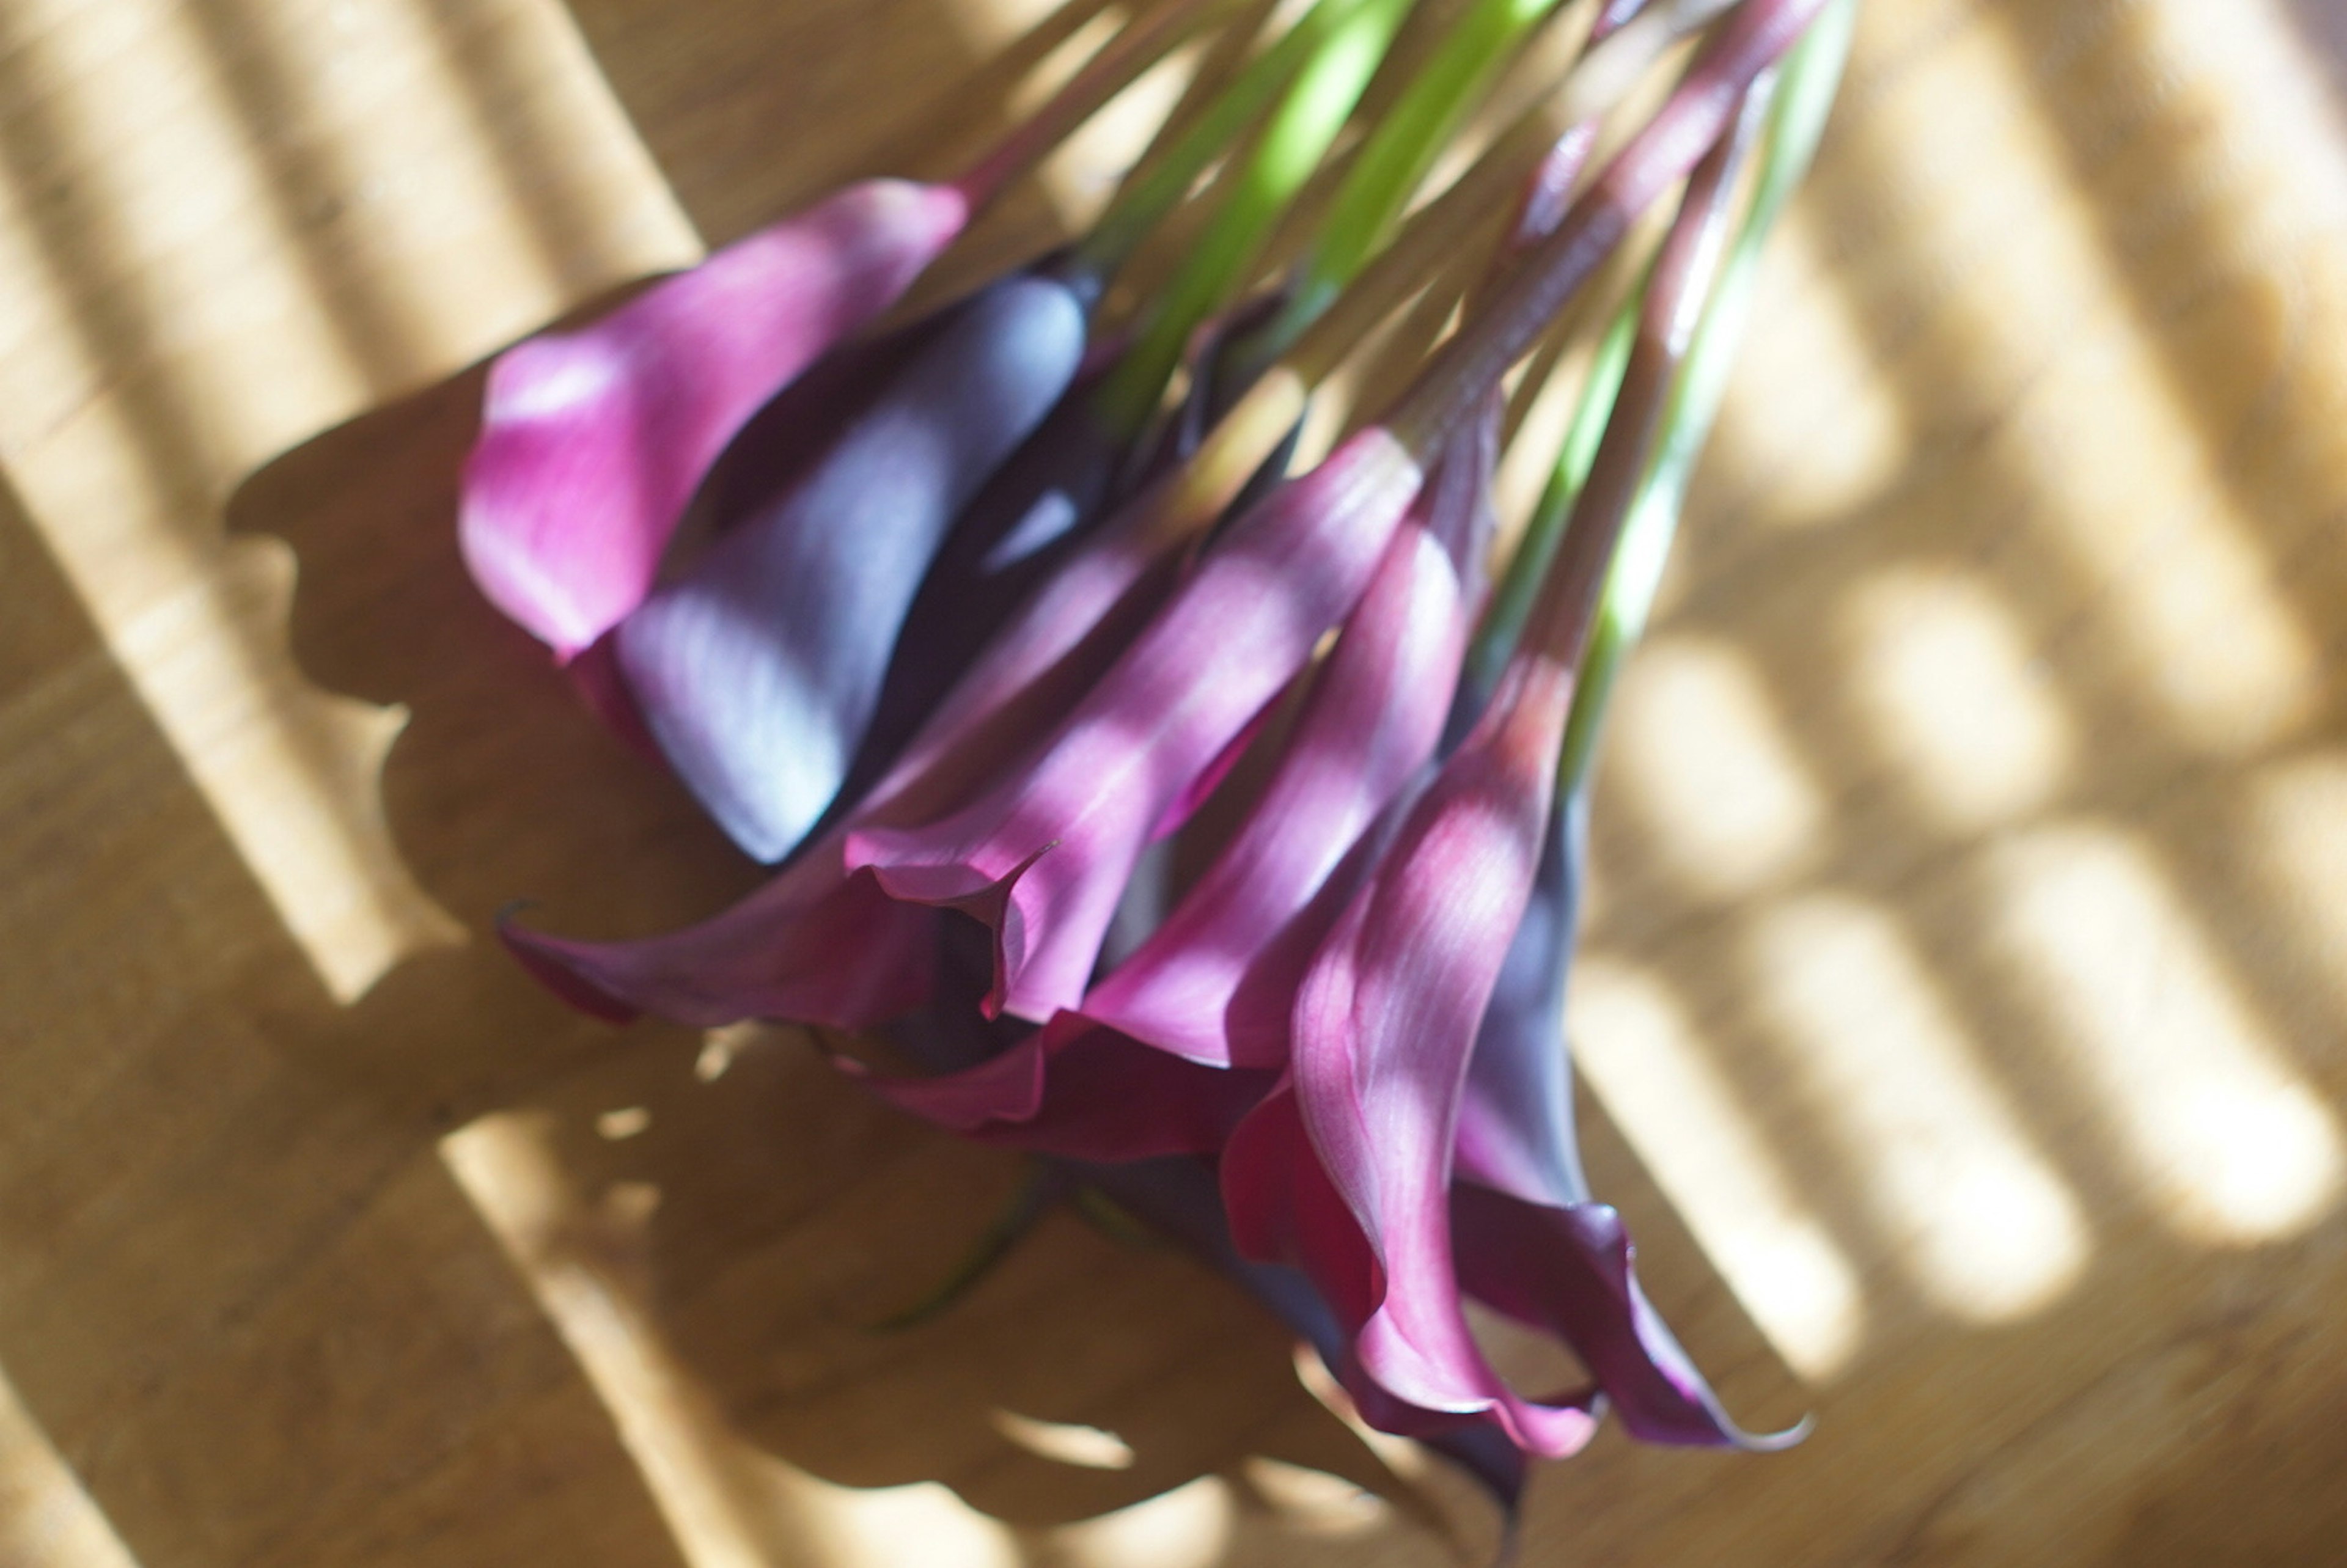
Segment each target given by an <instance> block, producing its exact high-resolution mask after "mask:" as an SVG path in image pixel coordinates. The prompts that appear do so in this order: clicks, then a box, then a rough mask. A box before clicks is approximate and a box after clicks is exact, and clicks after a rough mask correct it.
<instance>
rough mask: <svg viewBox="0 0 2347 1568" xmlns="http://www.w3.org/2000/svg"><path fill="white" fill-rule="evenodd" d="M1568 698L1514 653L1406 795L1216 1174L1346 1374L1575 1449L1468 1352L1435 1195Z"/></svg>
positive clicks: (1425, 1405) (1533, 849)
mask: <svg viewBox="0 0 2347 1568" xmlns="http://www.w3.org/2000/svg"><path fill="white" fill-rule="evenodd" d="M1571 691H1572V677H1571V674H1570V672H1569V671H1566V670H1564V669H1563V668H1561V667H1558V666H1556V665H1555V664H1553V662H1549V661H1542V660H1538V659H1532V660H1520V661H1518V663H1517V664H1516V665H1514V666H1512V668H1511V670H1510V671H1509V674H1508V677H1507V678H1506V679H1505V680H1504V681H1503V682H1502V684H1501V690H1500V692H1498V693H1497V694H1496V696H1495V698H1494V701H1493V703H1492V706H1491V710H1490V711H1489V712H1487V713H1486V714H1485V716H1484V718H1483V720H1482V721H1481V722H1480V723H1478V724H1477V726H1476V728H1475V729H1474V731H1473V732H1471V733H1470V734H1469V736H1468V738H1467V740H1466V742H1465V743H1463V744H1462V745H1461V746H1460V749H1459V751H1458V752H1457V753H1454V754H1453V755H1452V756H1451V757H1450V759H1449V760H1448V761H1447V762H1446V763H1444V764H1443V765H1442V767H1441V768H1440V771H1439V772H1438V773H1436V774H1435V775H1434V777H1433V779H1432V781H1431V782H1430V784H1428V785H1427V787H1426V789H1425V791H1424V793H1423V794H1421V795H1420V796H1419V798H1418V799H1417V800H1416V801H1415V802H1414V803H1413V804H1410V806H1409V809H1408V811H1407V813H1406V815H1403V816H1402V818H1401V821H1400V825H1399V830H1398V832H1397V833H1396V835H1395V836H1394V838H1393V841H1392V843H1391V845H1390V846H1389V848H1388V849H1387V850H1386V852H1385V854H1384V855H1383V856H1382V857H1381V858H1380V860H1379V863H1378V866H1377V867H1376V869H1375V870H1374V871H1373V872H1372V873H1371V875H1370V876H1369V877H1368V880H1367V881H1366V883H1365V885H1364V886H1362V887H1361V889H1360V890H1359V891H1358V893H1357V894H1356V895H1355V896H1354V897H1353V899H1352V901H1351V903H1350V904H1349V905H1348V907H1347V909H1346V911H1345V913H1344V915H1343V917H1341V918H1340V919H1339V921H1338V922H1337V927H1336V928H1335V930H1334V931H1333V932H1332V933H1331V934H1330V936H1329V938H1328V939H1327V942H1326V944H1324V946H1323V947H1322V948H1321V950H1320V952H1319V954H1318V955H1317V957H1316V958H1315V959H1314V961H1313V965H1312V968H1311V970H1310V972H1309V973H1308V974H1307V977H1306V979H1305V981H1304V984H1303V987H1302V989H1301V990H1300V991H1299V993H1298V995H1297V999H1296V1013H1295V1020H1294V1036H1293V1040H1292V1045H1291V1057H1290V1060H1291V1063H1292V1067H1291V1072H1292V1074H1293V1082H1292V1084H1291V1086H1290V1087H1289V1088H1288V1089H1286V1090H1285V1091H1277V1092H1275V1094H1274V1095H1273V1096H1272V1097H1271V1098H1270V1099H1269V1100H1267V1101H1266V1103H1265V1105H1264V1106H1263V1107H1261V1108H1259V1109H1258V1110H1257V1111H1256V1112H1255V1113H1254V1114H1253V1115H1252V1116H1250V1118H1249V1121H1248V1124H1247V1125H1246V1126H1245V1127H1243V1128H1242V1129H1240V1131H1239V1132H1238V1133H1237V1134H1235V1137H1234V1140H1233V1144H1232V1148H1231V1150H1230V1152H1229V1153H1228V1154H1227V1155H1226V1156H1225V1190H1226V1193H1227V1194H1228V1195H1229V1197H1230V1201H1231V1202H1232V1204H1233V1220H1234V1228H1235V1230H1236V1231H1237V1232H1238V1233H1239V1234H1240V1239H1241V1245H1249V1242H1250V1240H1252V1242H1253V1244H1254V1245H1255V1246H1256V1247H1269V1248H1272V1249H1274V1251H1275V1255H1276V1252H1277V1251H1282V1250H1287V1249H1289V1248H1293V1249H1294V1250H1296V1252H1298V1253H1300V1255H1302V1257H1303V1259H1304V1261H1305V1263H1306V1266H1307V1268H1308V1269H1309V1270H1310V1272H1312V1274H1313V1275H1314V1276H1315V1277H1316V1278H1317V1279H1319V1280H1320V1281H1321V1282H1322V1285H1323V1288H1324V1290H1327V1291H1328V1293H1329V1294H1330V1296H1331V1298H1332V1305H1333V1306H1336V1307H1337V1309H1338V1310H1339V1312H1340V1314H1342V1315H1344V1316H1346V1317H1347V1318H1348V1322H1349V1324H1350V1325H1351V1327H1352V1333H1353V1343H1352V1351H1351V1356H1352V1358H1353V1360H1354V1361H1355V1362H1356V1363H1357V1364H1358V1372H1359V1375H1360V1376H1361V1377H1363V1378H1366V1379H1367V1380H1368V1382H1371V1383H1374V1384H1375V1385H1376V1386H1377V1387H1378V1389H1383V1390H1385V1391H1386V1392H1387V1393H1389V1394H1390V1395H1391V1396H1392V1397H1394V1398H1395V1399H1399V1400H1401V1401H1402V1402H1403V1403H1405V1404H1408V1405H1412V1406H1416V1407H1419V1408H1420V1409H1429V1410H1436V1411H1444V1412H1450V1413H1453V1414H1460V1415H1470V1414H1482V1413H1485V1412H1488V1413H1489V1414H1490V1415H1491V1417H1492V1418H1493V1419H1497V1420H1498V1421H1499V1422H1500V1424H1501V1426H1502V1427H1503V1428H1504V1429H1505V1430H1506V1431H1507V1433H1508V1435H1509V1436H1510V1438H1511V1439H1512V1440H1514V1441H1515V1442H1516V1443H1517V1444H1518V1445H1519V1446H1520V1447H1522V1448H1524V1449H1525V1450H1528V1451H1531V1452H1536V1453H1543V1454H1550V1455H1556V1454H1562V1453H1568V1452H1572V1451H1574V1450H1577V1449H1578V1448H1579V1447H1580V1446H1581V1445H1582V1444H1583V1443H1584V1442H1586V1441H1587V1440H1588V1437H1589V1425H1590V1421H1589V1415H1588V1412H1587V1409H1586V1408H1585V1405H1584V1404H1583V1402H1581V1401H1578V1400H1574V1401H1570V1402H1565V1403H1542V1402H1538V1401H1534V1400H1532V1399H1525V1398H1523V1397H1522V1396H1521V1395H1519V1394H1518V1393H1517V1392H1516V1391H1515V1390H1513V1389H1510V1388H1509V1387H1508V1386H1507V1385H1506V1384H1505V1383H1504V1382H1503V1381H1502V1380H1501V1378H1500V1377H1499V1376H1498V1374H1497V1373H1496V1372H1495V1371H1493V1370H1492V1368H1491V1365H1490V1363H1489V1362H1488V1361H1487V1360H1486V1359H1485V1358H1484V1356H1483V1354H1482V1352H1481V1349H1480V1348H1478V1347H1477V1346H1476V1344H1475V1341H1474V1338H1473V1336H1472V1335H1471V1333H1470V1332H1469V1330H1468V1327H1467V1321H1466V1317H1465V1316H1464V1313H1463V1311H1462V1308H1461V1301H1460V1284H1459V1276H1458V1272H1457V1266H1456V1262H1455V1260H1454V1256H1453V1250H1452V1235H1451V1227H1450V1176H1451V1169H1452V1151H1453V1146H1454V1143H1455V1139H1456V1135H1457V1127H1458V1120H1459V1114H1460V1099H1461V1097H1462V1092H1463V1089H1464V1086H1465V1082H1466V1079H1467V1069H1468V1058H1469V1054H1470V1052H1471V1050H1472V1048H1473V1045H1474V1041H1475V1038H1476V1034H1477V1031H1478V1029H1479V1026H1480V1025H1481V1021H1482V1018H1483V1015H1484V1012H1485V1009H1486V1006H1487V1004H1488V1002H1489V1001H1490V999H1491V993H1492V990H1493V989H1494V987H1495V985H1496V983H1497V980H1498V979H1499V973H1500V969H1501V964H1502V962H1503V960H1504V958H1505V957H1506V955H1507V952H1508V949H1509V948H1510V946H1511V944H1512V940H1513V938H1514V936H1515V932H1516V928H1517V927H1518V925H1519V923H1520V922H1521V920H1522V915H1523V912H1524V908H1525V906H1526V904H1527V903H1528V902H1529V898H1530V893H1531V888H1532V880H1533V874H1534V868H1535V865H1536V862H1537V858H1538V855H1539V850H1540V845H1541V842H1542V832H1543V829H1544V825H1545V822H1546V817H1547V813H1548V805H1549V785H1550V782H1551V780H1552V779H1553V773H1554V767H1555V763H1554V758H1555V752H1556V745H1557V743H1558V741H1559V740H1560V739H1561V738H1562V733H1563V718H1564V710H1565V703H1566V701H1567V700H1568V699H1569V697H1570V695H1571ZM1243 1216H1244V1218H1243Z"/></svg>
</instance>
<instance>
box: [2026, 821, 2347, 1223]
mask: <svg viewBox="0 0 2347 1568" xmlns="http://www.w3.org/2000/svg"><path fill="white" fill-rule="evenodd" d="M1988 865H1989V875H1990V880H1991V885H1992V886H1993V889H1994V893H1995V896H1996V899H1997V902H1998V905H1999V907H2000V910H2001V917H2000V920H1999V929H1998V932H1997V934H1998V935H1999V936H2000V937H2001V938H2002V939H2003V948H2002V956H2003V957H2004V959H2005V961H2006V962H2007V963H2009V964H2010V965H2012V966H2013V968H2014V969H2015V970H2016V971H2017V974H2018V978H2019V979H2020V980H2021V982H2022V984H2023V985H2024V987H2026V988H2027V989H2028V991H2029V993H2030V994H2032V996H2033V997H2034V1000H2035V1001H2036V1002H2037V1004H2038V1006H2039V1007H2040V1008H2042V1009H2044V1010H2045V1013H2046V1015H2047V1020H2048V1022H2049V1023H2050V1024H2051V1025H2052V1026H2053V1030H2052V1036H2051V1037H2052V1038H2053V1039H2055V1040H2057V1041H2058V1042H2059V1045H2060V1047H2061V1048H2062V1050H2063V1052H2064V1056H2065V1060H2066V1061H2067V1063H2068V1064H2069V1065H2070V1066H2071V1067H2072V1068H2073V1069H2074V1071H2077V1072H2078V1073H2079V1074H2080V1075H2081V1077H2082V1079H2083V1080H2084V1081H2085V1084H2086V1087H2087V1088H2088V1089H2089V1090H2090V1091H2092V1093H2093V1094H2094V1096H2095V1099H2096V1104H2097V1106H2098V1107H2099V1108H2100V1109H2101V1111H2102V1112H2103V1113H2104V1114H2105V1115H2106V1116H2107V1117H2108V1118H2109V1119H2110V1121H2111V1122H2112V1123H2113V1124H2114V1126H2115V1127H2116V1131H2117V1132H2118V1133H2119V1134H2120V1137H2121V1139H2122V1140H2123V1142H2124V1143H2125V1144H2126V1146H2127V1152H2128V1153H2129V1154H2130V1155H2131V1156H2132V1157H2133V1160H2134V1162H2135V1164H2136V1167H2137V1173H2138V1174H2139V1175H2140V1177H2141V1179H2142V1181H2143V1182H2144V1184H2145V1185H2146V1186H2147V1189H2148V1191H2149V1192H2150V1194H2151V1195H2152V1196H2153V1197H2154V1198H2155V1199H2156V1200H2157V1203H2158V1205H2159V1208H2160V1211H2161V1213H2162V1214H2164V1215H2165V1217H2166V1218H2167V1219H2168V1221H2169V1222H2170V1223H2171V1224H2172V1225H2175V1226H2176V1227H2177V1229H2178V1230H2179V1231H2181V1232H2183V1233H2184V1234H2185V1235H2188V1236H2190V1237H2192V1238H2193V1239H2195V1240H2199V1241H2206V1242H2212V1243H2234V1244H2240V1243H2252V1242H2260V1241H2268V1240H2272V1239H2275V1238H2279V1237H2281V1236H2286V1235H2295V1234H2297V1233H2299V1232H2301V1231H2303V1230H2305V1229H2306V1228H2307V1227H2308V1226H2309V1225H2313V1224H2314V1223H2315V1222H2316V1221H2317V1220H2319V1219H2320V1218H2321V1217H2322V1215H2323V1214H2326V1213H2327V1212H2328V1211H2329V1210H2330V1209H2331V1207H2332V1204H2334V1203H2335V1202H2336V1201H2337V1199H2338V1196H2339V1191H2340V1184H2341V1178H2342V1164H2347V1159H2342V1148H2341V1140H2340V1130H2339V1125H2338V1122H2337V1121H2336V1119H2335V1118H2334V1117H2333V1115H2332V1112H2331V1111H2330V1110H2329V1109H2328V1108H2327V1107H2326V1106H2325V1105H2324V1104H2323V1102H2322V1101H2321V1099H2320V1098H2319V1097H2318V1096H2317V1095H2316V1093H2315V1092H2314V1091H2313V1089H2312V1088H2311V1086H2310V1085H2309V1084H2308V1083H2307V1082H2306V1081H2304V1080H2303V1079H2302V1078H2301V1077H2300V1075H2299V1074H2298V1072H2297V1071H2295V1070H2294V1069H2293V1068H2292V1067H2291V1064H2290V1063H2289V1062H2288V1061H2286V1060H2285V1059H2284V1058H2283V1057H2282V1055H2281V1053H2280V1051H2278V1050H2276V1049H2275V1047H2274V1044H2273V1042H2272V1040H2270V1038H2269V1037H2268V1035H2267V1033H2266V1030H2265V1029H2264V1027H2263V1025H2262V1024H2261V1022H2260V1020H2258V1019H2257V1018H2256V1016H2255V1015H2254V1014H2253V1013H2252V1012H2251V1011H2250V1009H2249V1008H2248V1007H2247V1006H2246V1005H2245V1003H2244V1001H2243V999H2242V998H2241V996H2240V994H2239V992H2238V991H2237V990H2236V989H2235V988H2234V986H2233V983H2232V982H2231V980H2230V979H2229V978H2228V977H2227V975H2226V974H2225V972H2224V970H2223V968H2221V967H2220V965H2219V962H2218V959H2217V958H2216V955H2215V954H2214V953H2212V952H2211V951H2210V949H2209V944H2208V939H2207V938H2206V937H2204V936H2203V935H2202V934H2201V932H2200V930H2199V928H2198V921H2197V920H2196V919H2195V918H2194V917H2193V916H2192V914H2191V912H2190V911H2189V910H2188V909H2187V908H2186V907H2184V906H2183V904H2182V903H2180V902H2179V901H2178V898H2177V897H2176V894H2175V891H2174V889H2173V888H2172V887H2171V886H2170V885H2169V884H2168V881H2167V879H2166V878H2165V877H2164V876H2162V875H2161V874H2160V872H2159V871H2158V869H2157V867H2156V866H2154V865H2153V864H2152V863H2151V862H2150V860H2149V859H2148V858H2147V856H2146V855H2145V854H2144V852H2143V850H2142V849H2141V848H2140V846H2138V845H2136V844H2135V843H2133V842H2132V841H2131V840H2129V839H2128V838H2127V836H2126V835H2124V834H2123V833H2121V832H2120V831H2118V830H2117V829H2115V828H2110V827H2105V826H2101V825H2088V824H2075V823H2074V824H2068V825H2057V826H2051V827H2046V828H2043V829H2040V830H2037V831H2035V832H2033V833H2031V834H2029V835H2025V836H2022V837H2017V838H2014V839H2012V840H2009V841H2007V842H2005V843H2004V844H2003V845H1999V846H1998V847H1997V848H1995V849H1994V850H1993V851H1991V852H1990V856H1989V861H1988Z"/></svg>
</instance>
